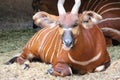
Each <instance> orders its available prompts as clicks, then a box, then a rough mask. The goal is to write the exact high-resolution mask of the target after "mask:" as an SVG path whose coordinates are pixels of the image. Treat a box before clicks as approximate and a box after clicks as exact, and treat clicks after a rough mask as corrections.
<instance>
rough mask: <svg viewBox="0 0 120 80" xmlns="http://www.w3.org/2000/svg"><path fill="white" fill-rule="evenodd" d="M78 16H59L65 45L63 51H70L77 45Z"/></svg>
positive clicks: (60, 29)
mask: <svg viewBox="0 0 120 80" xmlns="http://www.w3.org/2000/svg"><path fill="white" fill-rule="evenodd" d="M78 25H79V23H78V15H75V14H69V13H67V14H65V15H61V16H59V33H60V35H61V40H62V44H63V49H65V50H70V49H71V48H72V47H73V46H74V43H75V39H76V37H77V35H78V33H79V30H78V29H79V26H78Z"/></svg>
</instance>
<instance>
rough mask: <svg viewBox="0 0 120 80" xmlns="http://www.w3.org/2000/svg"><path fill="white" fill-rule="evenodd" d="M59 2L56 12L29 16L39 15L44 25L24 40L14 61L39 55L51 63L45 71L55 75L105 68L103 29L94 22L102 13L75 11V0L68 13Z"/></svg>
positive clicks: (108, 61) (105, 56)
mask: <svg viewBox="0 0 120 80" xmlns="http://www.w3.org/2000/svg"><path fill="white" fill-rule="evenodd" d="M63 4H64V0H59V1H58V11H59V16H54V15H50V14H48V13H45V12H40V13H38V14H39V15H35V16H34V17H33V19H36V17H39V19H40V21H38V22H39V23H40V24H42V25H43V26H44V27H45V28H43V29H41V30H40V31H38V32H37V33H36V34H35V35H34V36H33V37H32V38H31V39H30V40H29V41H28V43H27V44H26V45H25V47H24V49H23V52H22V53H21V55H20V56H18V58H17V62H18V63H19V64H24V63H25V61H26V60H31V59H32V58H39V59H40V60H41V61H43V62H45V63H51V64H52V69H50V70H48V72H49V73H51V74H53V75H55V76H68V75H71V74H72V72H74V71H75V72H80V73H81V74H85V73H88V72H95V71H102V70H105V69H106V68H107V67H108V66H109V65H110V57H109V54H108V52H107V49H106V43H105V39H104V36H103V33H102V31H101V30H100V28H99V27H98V26H97V25H96V24H97V22H98V21H99V20H101V19H102V17H101V16H100V15H98V14H97V13H95V12H92V11H88V12H84V13H82V14H78V9H79V6H80V1H78V0H75V5H74V6H73V8H72V10H71V12H70V13H66V12H65V10H64V8H63ZM43 15H44V16H43ZM52 18H53V19H52ZM42 20H43V21H42ZM46 20H47V21H46ZM49 21H50V22H49ZM51 21H52V22H53V24H54V25H53V24H52V23H51ZM54 22H55V23H54ZM13 59H16V58H13ZM11 61H12V60H11Z"/></svg>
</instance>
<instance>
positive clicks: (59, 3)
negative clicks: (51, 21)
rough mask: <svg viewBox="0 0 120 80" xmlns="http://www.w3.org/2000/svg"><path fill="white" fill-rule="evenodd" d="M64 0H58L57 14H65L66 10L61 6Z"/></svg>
mask: <svg viewBox="0 0 120 80" xmlns="http://www.w3.org/2000/svg"><path fill="white" fill-rule="evenodd" d="M64 2H65V0H58V3H57V7H58V13H59V15H62V14H66V11H65V9H64V7H63V4H64Z"/></svg>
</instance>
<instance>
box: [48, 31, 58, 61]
mask: <svg viewBox="0 0 120 80" xmlns="http://www.w3.org/2000/svg"><path fill="white" fill-rule="evenodd" d="M57 33H58V32H57ZM59 39H60V38H59V36H58V35H57V38H56V41H55V42H56V43H55V47H54V50H53V53H52V56H51V58H50V63H52V61H53V56H54V54H57V53H56V49H57V47H58V46H57V45H58V44H57V42H58V40H59ZM53 40H54V39H53Z"/></svg>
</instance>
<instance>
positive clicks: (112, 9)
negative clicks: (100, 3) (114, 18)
mask: <svg viewBox="0 0 120 80" xmlns="http://www.w3.org/2000/svg"><path fill="white" fill-rule="evenodd" d="M114 10H120V8H110V9H107V10H105V11H103V12H101V13H100V15H103V14H104V13H106V12H108V11H114Z"/></svg>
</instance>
